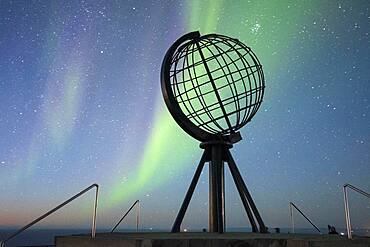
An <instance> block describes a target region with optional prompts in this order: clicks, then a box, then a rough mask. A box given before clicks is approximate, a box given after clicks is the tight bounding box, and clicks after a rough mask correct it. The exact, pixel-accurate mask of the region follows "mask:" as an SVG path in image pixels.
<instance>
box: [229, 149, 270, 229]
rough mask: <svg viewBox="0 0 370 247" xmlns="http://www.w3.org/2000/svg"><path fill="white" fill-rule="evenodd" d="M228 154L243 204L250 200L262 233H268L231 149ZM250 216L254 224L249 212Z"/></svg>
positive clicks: (249, 202)
mask: <svg viewBox="0 0 370 247" xmlns="http://www.w3.org/2000/svg"><path fill="white" fill-rule="evenodd" d="M226 155H227V160H228V163H229V168H230V171H231V174H232V176H233V178H234V181H235V184H236V187H237V189H238V191H239V194H240V197H241V199H242V201H243V204H244V201H245V200H247V201H248V204H249V206H250V208H251V209H252V211H253V214H254V216H255V217H256V219H257V222H258V224H259V226H260V232H261V233H266V232H267V228H266V226H265V224H264V222H263V220H262V217H261V215H260V214H259V212H258V209H257V207H256V205H255V204H254V202H253V199H252V196H251V194H250V193H249V191H248V189H247V186H246V185H245V183H244V180H243V178H242V176H241V175H240V172H239V169H238V167H237V166H236V164H235V161H234V159H233V157H232V155H231V153H230V150H227V151H226ZM240 191H242V192H243V193H242V194H241V193H240ZM243 198H245V199H243ZM245 206H246V205H245V204H244V207H245ZM245 208H246V209H247V207H245ZM246 211H247V213H248V210H246ZM248 217H249V220H250V221H251V224H252V222H253V221H254V220H251V217H250V216H249V214H248ZM254 224H255V223H254ZM253 228H254V227H253V225H252V230H253ZM254 231H255V230H254Z"/></svg>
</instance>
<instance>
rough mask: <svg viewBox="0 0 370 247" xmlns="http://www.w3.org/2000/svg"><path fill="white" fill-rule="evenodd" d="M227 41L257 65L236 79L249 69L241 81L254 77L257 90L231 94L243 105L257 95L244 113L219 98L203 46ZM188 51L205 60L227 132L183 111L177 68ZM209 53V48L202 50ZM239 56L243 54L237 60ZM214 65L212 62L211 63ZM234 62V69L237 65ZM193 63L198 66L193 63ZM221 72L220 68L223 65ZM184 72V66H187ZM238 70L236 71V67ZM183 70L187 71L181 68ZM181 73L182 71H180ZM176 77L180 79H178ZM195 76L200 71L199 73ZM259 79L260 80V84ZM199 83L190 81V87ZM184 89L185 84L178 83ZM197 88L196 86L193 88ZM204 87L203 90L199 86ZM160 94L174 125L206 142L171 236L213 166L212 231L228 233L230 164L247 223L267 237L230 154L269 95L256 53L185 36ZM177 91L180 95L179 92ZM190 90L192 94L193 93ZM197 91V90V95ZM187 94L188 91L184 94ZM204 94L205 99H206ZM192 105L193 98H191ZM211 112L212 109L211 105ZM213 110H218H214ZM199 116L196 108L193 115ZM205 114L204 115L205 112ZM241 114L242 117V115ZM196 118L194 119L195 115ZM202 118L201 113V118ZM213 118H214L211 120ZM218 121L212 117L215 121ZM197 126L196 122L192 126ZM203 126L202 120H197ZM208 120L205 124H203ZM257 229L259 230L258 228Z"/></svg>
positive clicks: (166, 66) (167, 59)
mask: <svg viewBox="0 0 370 247" xmlns="http://www.w3.org/2000/svg"><path fill="white" fill-rule="evenodd" d="M215 38H220V39H225V40H230V41H232V42H233V43H235V44H237V45H239V46H240V47H242V48H241V49H245V50H246V51H247V54H248V55H249V56H250V57H251V59H252V61H253V65H250V64H243V65H244V68H241V69H237V70H236V72H235V73H241V70H243V69H245V70H246V71H247V72H246V76H245V77H242V76H241V80H243V78H244V79H248V80H249V79H250V78H249V77H252V76H253V77H254V83H255V84H254V87H253V86H252V84H251V81H249V88H246V87H244V91H242V93H241V94H239V93H236V95H235V94H232V96H231V98H230V99H231V100H232V101H231V102H234V103H235V102H236V101H239V98H238V97H239V96H240V97H242V96H243V97H245V98H248V96H250V97H252V96H251V95H252V94H255V98H253V99H254V101H252V100H251V99H250V98H249V101H246V104H245V106H244V108H243V109H242V108H240V107H239V108H238V106H237V105H235V107H236V111H235V112H233V111H229V110H228V109H225V104H224V103H225V101H224V100H223V99H222V97H221V96H220V94H219V91H220V88H221V87H220V86H217V85H216V83H215V78H213V77H212V70H211V69H210V68H209V66H208V63H209V59H210V58H209V57H205V56H204V54H203V53H202V41H204V40H207V39H215ZM189 45H192V47H196V49H197V51H198V52H199V55H200V59H199V61H198V62H197V63H199V64H202V65H203V66H204V69H205V71H206V74H205V75H206V76H208V79H209V80H208V81H207V83H211V85H212V90H211V91H212V92H211V93H214V94H215V97H216V99H217V100H216V103H213V105H214V106H215V107H216V108H217V107H219V109H217V110H218V113H222V114H220V115H219V117H218V119H223V120H224V121H225V122H224V123H226V124H225V125H224V127H222V126H217V124H215V125H214V126H213V128H204V127H203V126H204V125H206V124H208V122H203V125H202V122H201V121H195V120H194V116H195V115H196V114H197V113H196V112H193V113H192V111H188V108H186V107H185V108H184V106H183V108H181V106H180V104H183V103H184V99H182V98H181V97H180V100H178V99H179V97H176V96H178V95H179V94H181V92H180V91H181V90H180V89H176V85H175V84H176V83H177V81H175V83H174V77H176V71H177V70H176V66H175V67H174V66H173V65H174V63H176V61H178V58H179V57H181V56H187V54H182V53H181V51H182V50H183V49H186V47H188V46H189ZM203 48H204V47H203ZM238 55H239V54H238ZM211 59H212V57H211ZM230 60H231V63H233V62H235V61H234V60H232V59H231V58H230ZM193 61H194V60H193ZM219 65H220V67H222V66H221V64H219ZM183 66H184V65H183ZM248 66H249V67H253V68H254V69H255V70H254V71H253V70H252V71H251V73H248V68H247V67H248ZM185 67H190V66H189V64H188V66H185ZM236 67H237V66H236ZM182 69H184V68H182ZM180 70H181V69H180ZM222 72H223V73H226V77H227V75H230V73H232V72H230V70H229V71H228V72H227V71H226V72H225V70H223V69H222ZM173 73H175V74H173ZM194 73H195V71H194ZM256 78H257V79H256ZM193 79H194V80H195V78H189V82H191V81H192V80H193ZM225 80H227V82H226V83H227V84H226V85H230V84H231V83H234V86H235V81H232V82H230V81H229V80H228V79H227V78H226V79H225ZM179 83H181V81H180V82H179ZM242 83H244V81H242ZM192 85H194V84H192ZM197 85H199V84H197ZM161 88H162V94H163V98H164V101H165V103H166V105H167V108H168V110H169V111H170V113H171V115H172V116H173V118H174V119H175V121H176V122H177V124H178V125H180V127H181V128H182V129H183V130H185V131H186V132H187V133H188V134H189V135H190V136H192V137H194V138H195V139H197V140H199V141H201V142H202V143H201V144H200V148H202V149H204V152H203V155H202V158H201V159H200V162H199V164H198V166H197V168H196V171H195V174H194V177H193V179H192V181H191V183H190V186H189V188H188V190H187V193H186V195H185V198H184V201H183V203H182V205H181V208H180V210H179V212H178V214H177V217H176V219H175V222H174V224H173V226H172V230H171V231H172V232H179V231H180V226H181V223H182V221H183V218H184V216H185V213H186V210H187V208H188V206H189V203H190V200H191V198H192V195H193V193H194V190H195V187H196V185H197V183H198V181H199V177H200V175H201V172H202V170H203V167H204V165H205V164H206V163H209V231H210V232H218V233H223V232H224V230H225V175H224V170H225V163H227V164H228V167H229V170H230V172H231V175H232V177H233V180H234V182H235V185H236V188H237V190H238V193H239V196H240V198H241V201H242V203H243V206H244V209H245V211H246V214H247V217H248V219H249V222H250V224H251V227H252V231H253V232H261V233H265V232H267V227H266V226H265V224H264V222H263V220H262V218H261V216H260V214H259V212H258V209H257V207H256V205H255V203H254V201H253V199H252V196H251V194H250V193H249V191H248V189H247V186H246V184H245V183H244V180H243V178H242V176H241V174H240V172H239V169H238V168H237V165H236V163H235V161H234V159H233V157H232V155H231V152H230V149H231V148H232V147H233V144H234V143H236V142H238V141H240V140H241V135H240V133H239V132H238V130H239V129H240V128H242V127H243V126H244V125H245V124H247V123H248V122H249V121H250V120H251V119H252V118H253V116H254V115H255V114H256V112H257V110H258V108H259V106H260V104H261V102H262V98H263V95H264V88H265V82H264V76H263V71H262V65H261V64H260V62H259V60H258V59H257V57H256V55H255V54H254V53H253V52H252V51H251V49H250V48H249V47H247V46H245V45H244V44H243V43H241V42H240V41H238V40H237V39H232V38H229V37H227V36H222V35H217V34H209V35H204V36H201V35H200V33H199V32H191V33H188V34H185V35H183V36H182V37H180V38H179V39H178V40H176V41H175V42H174V43H173V45H172V46H171V47H170V48H169V49H168V51H167V53H166V55H165V56H164V59H163V63H162V69H161ZM176 90H178V91H176ZM190 90H191V89H190ZM194 90H196V89H194ZM230 90H232V86H230ZM185 93H186V89H185ZM201 94H202V93H201ZM199 96H200V97H202V96H204V95H199V94H197V97H199ZM188 99H189V97H188ZM201 106H202V107H205V108H207V107H210V106H209V105H208V106H207V105H206V104H201ZM211 106H212V104H211ZM212 109H213V108H212ZM184 110H185V111H187V114H186V113H184ZM192 110H194V108H193V109H192ZM200 110H202V109H200ZM203 111H204V112H207V111H208V113H210V111H209V108H207V109H204V110H203ZM238 111H239V112H238ZM240 111H244V113H245V115H244V116H243V117H242V118H240V115H237V116H236V121H234V122H232V121H230V116H231V115H232V114H239V113H240ZM194 114H195V115H194ZM198 114H199V113H198ZM208 117H209V116H208ZM212 117H213V116H212ZM212 117H210V118H209V121H217V120H218V119H215V118H214V117H213V118H212ZM192 120H193V121H192ZM198 120H199V119H198ZM202 120H203V119H202ZM257 224H258V225H257Z"/></svg>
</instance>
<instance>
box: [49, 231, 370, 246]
mask: <svg viewBox="0 0 370 247" xmlns="http://www.w3.org/2000/svg"><path fill="white" fill-rule="evenodd" d="M55 245H56V247H77V246H78V247H118V246H120V247H223V246H225V247H318V246H320V247H370V238H366V237H361V238H360V237H355V238H354V239H353V240H348V239H346V238H345V237H342V236H338V235H303V234H255V233H224V234H216V233H114V234H110V233H100V234H97V236H96V237H95V238H94V239H93V238H91V236H88V235H72V236H59V237H56V238H55Z"/></svg>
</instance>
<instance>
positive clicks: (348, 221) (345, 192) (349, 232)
mask: <svg viewBox="0 0 370 247" xmlns="http://www.w3.org/2000/svg"><path fill="white" fill-rule="evenodd" d="M347 188H350V189H352V190H353V191H355V192H357V193H359V194H361V195H363V196H366V197H368V198H370V194H369V193H367V192H366V191H363V190H361V189H359V188H357V187H355V186H353V185H352V184H344V185H343V195H344V213H345V217H346V226H347V236H348V239H352V226H351V217H350V215H349V203H348V190H347Z"/></svg>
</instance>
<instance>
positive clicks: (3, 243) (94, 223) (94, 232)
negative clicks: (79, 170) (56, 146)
mask: <svg viewBox="0 0 370 247" xmlns="http://www.w3.org/2000/svg"><path fill="white" fill-rule="evenodd" d="M94 187H95V188H96V192H95V200H94V211H93V218H92V226H91V237H92V238H95V234H96V210H97V207H98V190H99V185H98V184H92V185H90V186H89V187H87V188H86V189H84V190H82V191H81V192H79V193H77V194H76V195H74V196H72V197H71V198H69V199H68V200H66V201H64V202H63V203H61V204H59V205H58V206H56V207H55V208H53V209H51V210H50V211H48V212H47V213H45V214H43V215H41V216H40V217H38V218H37V219H35V220H34V221H32V222H31V223H29V224H27V225H25V226H24V227H22V228H21V229H19V230H18V231H17V232H15V233H13V234H12V235H11V236H9V237H8V238H7V239H5V240H4V241H2V242H0V246H1V247H4V246H5V243H6V242H7V241H9V240H10V239H12V238H14V237H15V236H17V235H18V234H20V233H21V232H23V231H25V230H27V229H28V228H30V227H31V226H33V225H34V224H36V223H37V222H39V221H41V220H43V219H44V218H46V217H48V216H49V215H51V214H52V213H54V212H55V211H57V210H59V209H60V208H62V207H64V206H65V205H67V204H68V203H70V202H71V201H73V200H75V199H76V198H78V197H80V196H81V195H83V194H85V193H86V192H87V191H89V190H91V189H92V188H94Z"/></svg>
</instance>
